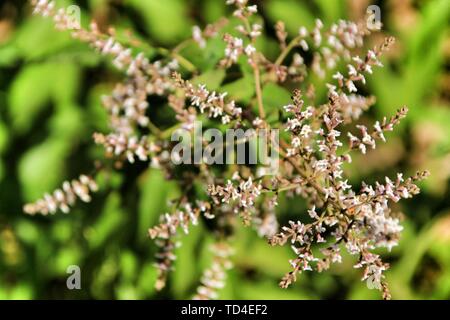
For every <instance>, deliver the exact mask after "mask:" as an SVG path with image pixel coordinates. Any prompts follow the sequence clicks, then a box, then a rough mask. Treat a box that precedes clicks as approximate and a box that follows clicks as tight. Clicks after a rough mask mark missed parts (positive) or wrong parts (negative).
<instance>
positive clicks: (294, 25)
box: [264, 0, 314, 35]
mask: <svg viewBox="0 0 450 320" xmlns="http://www.w3.org/2000/svg"><path fill="white" fill-rule="evenodd" d="M265 7H266V8H265V10H264V11H265V13H266V14H267V15H268V17H269V19H270V20H271V21H272V24H275V23H276V22H277V21H279V20H281V21H283V22H284V23H285V25H286V30H287V31H289V32H290V33H291V34H292V35H297V34H298V30H299V28H300V27H301V26H305V27H306V28H308V29H311V28H312V27H313V26H314V18H313V16H312V14H311V12H310V10H309V9H308V7H307V6H305V4H304V3H303V2H299V1H295V0H284V1H275V0H268V1H266V3H265Z"/></svg>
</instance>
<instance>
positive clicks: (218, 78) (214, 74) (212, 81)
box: [192, 69, 225, 90]
mask: <svg viewBox="0 0 450 320" xmlns="http://www.w3.org/2000/svg"><path fill="white" fill-rule="evenodd" d="M224 78H225V70H223V69H219V70H209V71H206V72H204V73H202V74H201V75H199V76H197V77H195V78H193V79H192V83H193V84H204V85H206V87H207V88H208V90H217V89H219V87H220V84H221V83H222V81H223V79H224Z"/></svg>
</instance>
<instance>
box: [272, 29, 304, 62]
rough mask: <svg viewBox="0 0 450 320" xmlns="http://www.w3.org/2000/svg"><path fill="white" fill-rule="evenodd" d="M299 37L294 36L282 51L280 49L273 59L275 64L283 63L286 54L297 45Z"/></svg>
mask: <svg viewBox="0 0 450 320" xmlns="http://www.w3.org/2000/svg"><path fill="white" fill-rule="evenodd" d="M300 39H301V37H300V36H296V37H295V38H294V39H292V40H291V42H289V44H288V45H287V46H286V48H284V50H283V51H281V53H280V55H279V56H278V58H277V60H275V64H276V65H277V66H279V65H281V63H283V61H284V59H286V57H287V55H288V54H289V52H290V51H291V50H292V49H293V48H294V47H295V46H296V45H298V42H299V40H300Z"/></svg>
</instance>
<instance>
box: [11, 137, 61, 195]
mask: <svg viewBox="0 0 450 320" xmlns="http://www.w3.org/2000/svg"><path fill="white" fill-rule="evenodd" d="M66 152H67V145H66V142H65V141H61V140H57V139H50V140H46V141H45V142H43V143H42V144H40V145H38V146H36V147H33V148H32V149H30V150H28V151H27V152H26V153H25V154H24V155H23V156H22V158H21V160H20V162H19V179H20V182H21V184H22V187H23V192H24V196H25V200H26V201H34V200H36V199H38V198H40V197H42V195H43V194H44V193H46V192H49V190H53V189H54V188H56V186H57V185H58V184H59V183H60V182H61V177H63V176H64V174H63V168H64V158H65V156H66Z"/></svg>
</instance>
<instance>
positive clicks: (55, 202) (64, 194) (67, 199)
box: [23, 175, 98, 215]
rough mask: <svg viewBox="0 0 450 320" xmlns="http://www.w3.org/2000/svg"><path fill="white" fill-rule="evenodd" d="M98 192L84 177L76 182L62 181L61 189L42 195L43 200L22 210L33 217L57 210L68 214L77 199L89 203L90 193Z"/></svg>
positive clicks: (91, 182)
mask: <svg viewBox="0 0 450 320" xmlns="http://www.w3.org/2000/svg"><path fill="white" fill-rule="evenodd" d="M97 190H98V187H97V184H96V183H95V181H94V180H93V179H92V178H91V177H89V176H86V175H81V176H80V177H79V178H78V180H72V181H70V182H69V181H64V183H63V184H62V188H61V189H56V190H55V191H54V192H53V194H51V195H50V194H46V195H44V198H43V199H40V200H38V201H36V202H35V203H30V204H26V205H25V206H24V208H23V210H24V211H25V213H27V214H31V215H35V214H36V213H40V214H43V215H47V214H49V213H51V214H54V213H55V212H56V211H57V210H61V211H62V212H64V213H68V212H69V210H70V207H71V206H73V205H74V204H75V202H76V200H77V199H80V200H81V201H83V202H90V201H91V195H90V194H91V192H96V191H97Z"/></svg>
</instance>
